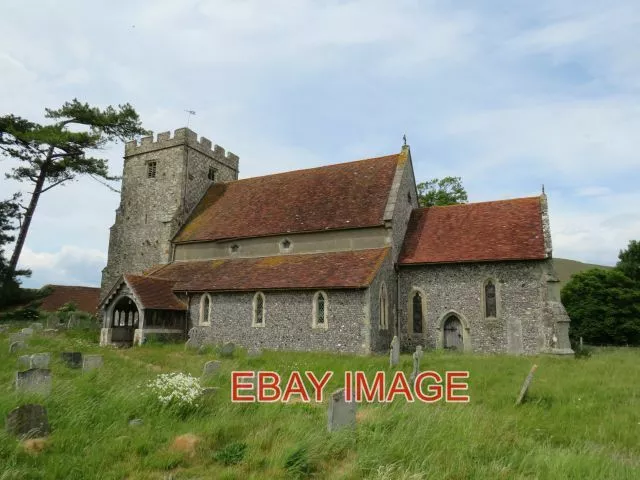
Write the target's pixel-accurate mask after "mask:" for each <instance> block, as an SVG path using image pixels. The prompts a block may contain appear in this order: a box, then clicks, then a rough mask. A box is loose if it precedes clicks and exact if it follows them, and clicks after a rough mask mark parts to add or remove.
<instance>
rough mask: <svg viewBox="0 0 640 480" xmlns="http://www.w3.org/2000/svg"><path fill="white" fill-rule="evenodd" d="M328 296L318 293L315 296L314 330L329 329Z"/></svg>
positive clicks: (313, 310) (313, 309)
mask: <svg viewBox="0 0 640 480" xmlns="http://www.w3.org/2000/svg"><path fill="white" fill-rule="evenodd" d="M327 306H328V305H327V294H326V293H324V292H316V294H315V295H314V296H313V308H312V312H313V322H312V324H311V325H312V327H313V328H327Z"/></svg>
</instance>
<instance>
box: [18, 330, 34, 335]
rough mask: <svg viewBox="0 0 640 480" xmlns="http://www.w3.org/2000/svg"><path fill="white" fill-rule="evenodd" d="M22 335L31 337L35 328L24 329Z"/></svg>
mask: <svg viewBox="0 0 640 480" xmlns="http://www.w3.org/2000/svg"><path fill="white" fill-rule="evenodd" d="M20 333H22V334H23V335H28V336H31V335H33V328H23V329H22V330H20Z"/></svg>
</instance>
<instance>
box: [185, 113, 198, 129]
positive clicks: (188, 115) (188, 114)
mask: <svg viewBox="0 0 640 480" xmlns="http://www.w3.org/2000/svg"><path fill="white" fill-rule="evenodd" d="M185 112H187V128H189V120H191V115H195V114H196V112H195V110H185Z"/></svg>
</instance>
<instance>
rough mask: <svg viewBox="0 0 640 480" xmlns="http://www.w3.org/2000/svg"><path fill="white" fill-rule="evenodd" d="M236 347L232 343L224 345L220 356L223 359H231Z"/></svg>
mask: <svg viewBox="0 0 640 480" xmlns="http://www.w3.org/2000/svg"><path fill="white" fill-rule="evenodd" d="M235 350H236V346H235V345H234V344H233V343H225V344H224V345H223V346H222V349H221V350H220V356H221V357H224V358H231V357H233V352H235Z"/></svg>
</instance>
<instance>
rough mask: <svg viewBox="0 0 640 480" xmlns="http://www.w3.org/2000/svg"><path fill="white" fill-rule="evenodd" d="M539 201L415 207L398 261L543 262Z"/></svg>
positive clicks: (422, 262) (531, 199)
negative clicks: (537, 260)
mask: <svg viewBox="0 0 640 480" xmlns="http://www.w3.org/2000/svg"><path fill="white" fill-rule="evenodd" d="M541 200H542V199H541V197H527V198H516V199H511V200H498V201H494V202H481V203H468V204H462V205H450V206H444V207H427V208H420V209H416V210H414V211H413V212H412V214H411V219H410V220H409V226H408V228H407V234H406V236H405V240H404V245H403V249H402V253H401V255H400V263H401V264H403V265H409V264H424V263H455V262H479V261H500V260H535V259H544V258H547V253H546V249H545V240H544V231H543V223H542V205H541Z"/></svg>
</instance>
